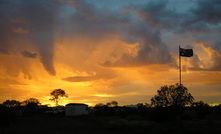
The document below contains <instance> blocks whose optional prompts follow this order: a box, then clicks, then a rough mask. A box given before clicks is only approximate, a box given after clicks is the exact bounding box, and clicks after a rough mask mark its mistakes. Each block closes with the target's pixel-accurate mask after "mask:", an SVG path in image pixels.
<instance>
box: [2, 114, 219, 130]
mask: <svg viewBox="0 0 221 134" xmlns="http://www.w3.org/2000/svg"><path fill="white" fill-rule="evenodd" d="M220 128H221V120H209V119H204V120H199V119H198V120H183V121H182V125H181V126H180V124H179V121H164V122H156V121H151V120H145V119H142V118H141V117H139V118H137V119H135V118H133V119H131V118H127V117H124V118H123V117H118V116H80V117H64V116H46V115H36V116H33V117H21V118H17V119H15V120H13V121H10V124H9V126H7V128H6V130H5V132H4V134H40V133H41V134H89V133H90V134H104V133H105V134H112V133H114V134H122V133H127V134H137V133H139V134H144V133H145V134H161V133H164V134H175V133H176V134H177V133H179V134H186V133H188V134H193V133H194V134H195V133H201V134H207V133H213V134H216V133H217V134H218V133H219V134H220V132H221V129H220Z"/></svg>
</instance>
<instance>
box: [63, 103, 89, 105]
mask: <svg viewBox="0 0 221 134" xmlns="http://www.w3.org/2000/svg"><path fill="white" fill-rule="evenodd" d="M65 106H88V105H87V104H83V103H69V104H67V105H65Z"/></svg>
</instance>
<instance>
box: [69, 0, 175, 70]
mask: <svg viewBox="0 0 221 134" xmlns="http://www.w3.org/2000/svg"><path fill="white" fill-rule="evenodd" d="M71 5H72V6H73V7H74V8H75V9H76V12H75V13H74V14H73V15H72V16H71V17H70V19H71V26H70V25H66V26H69V27H71V28H69V29H72V30H73V31H71V32H74V33H78V34H79V33H80V34H84V36H90V37H95V38H97V39H99V38H101V37H103V36H106V35H108V34H118V35H120V37H121V39H122V40H124V41H125V42H128V43H139V44H140V48H141V49H140V50H139V51H138V55H137V56H136V57H132V56H130V55H128V54H126V53H124V54H123V55H122V56H121V58H120V59H119V60H118V61H116V62H115V63H110V61H108V60H107V62H105V63H104V64H103V65H104V66H122V67H123V66H143V65H148V64H166V63H169V62H171V60H172V59H171V55H170V54H169V51H168V49H167V46H166V45H165V44H164V43H163V42H162V41H161V38H160V32H159V31H158V30H155V29H153V28H151V27H150V26H148V25H146V24H145V23H143V22H139V21H138V22H137V21H134V20H133V17H135V16H131V14H130V11H129V10H128V9H126V8H125V9H124V10H118V11H116V12H110V11H109V10H108V9H104V12H101V11H100V10H98V9H96V8H95V6H94V5H88V4H87V3H84V2H82V1H74V3H72V4H71ZM119 45H120V44H119Z"/></svg>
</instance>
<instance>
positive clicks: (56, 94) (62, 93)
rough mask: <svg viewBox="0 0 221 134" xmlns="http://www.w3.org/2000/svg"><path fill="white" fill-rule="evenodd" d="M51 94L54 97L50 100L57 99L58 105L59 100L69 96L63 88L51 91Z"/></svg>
mask: <svg viewBox="0 0 221 134" xmlns="http://www.w3.org/2000/svg"><path fill="white" fill-rule="evenodd" d="M51 96H52V98H50V99H49V100H53V101H55V104H56V106H58V101H59V100H60V99H61V98H63V97H65V98H67V97H68V94H66V93H65V91H64V90H63V89H55V90H53V91H52V92H51Z"/></svg>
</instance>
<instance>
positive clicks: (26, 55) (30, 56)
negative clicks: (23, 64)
mask: <svg viewBox="0 0 221 134" xmlns="http://www.w3.org/2000/svg"><path fill="white" fill-rule="evenodd" d="M21 54H22V55H23V56H24V57H26V58H36V57H37V53H31V52H28V51H27V50H24V51H23V52H21Z"/></svg>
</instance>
